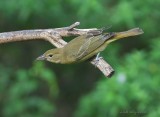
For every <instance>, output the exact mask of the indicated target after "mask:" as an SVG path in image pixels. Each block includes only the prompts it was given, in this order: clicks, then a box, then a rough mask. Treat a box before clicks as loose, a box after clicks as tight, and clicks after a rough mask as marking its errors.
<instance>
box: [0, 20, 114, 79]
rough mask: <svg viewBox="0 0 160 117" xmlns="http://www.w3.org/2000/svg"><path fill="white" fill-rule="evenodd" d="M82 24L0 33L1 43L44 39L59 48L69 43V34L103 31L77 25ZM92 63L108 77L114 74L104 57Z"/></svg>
mask: <svg viewBox="0 0 160 117" xmlns="http://www.w3.org/2000/svg"><path fill="white" fill-rule="evenodd" d="M78 25H80V22H75V23H74V24H72V25H70V26H68V27H62V28H54V29H39V30H22V31H13V32H4V33H0V44H2V43H8V42H14V41H25V40H35V39H43V40H46V41H49V42H50V43H51V44H53V45H54V46H56V47H57V48H61V47H63V46H64V45H66V44H67V42H65V41H64V40H63V37H67V36H79V35H83V34H93V35H98V34H101V33H102V31H103V30H102V29H97V28H91V29H77V28H75V27H76V26H78ZM91 64H93V65H94V66H96V67H97V68H98V69H100V71H101V72H102V73H103V74H104V75H105V76H107V77H110V76H112V74H113V73H114V70H113V68H112V67H111V66H110V65H109V64H108V63H107V62H106V61H105V60H104V59H103V58H102V57H100V58H99V60H98V61H97V60H95V59H93V60H92V61H91Z"/></svg>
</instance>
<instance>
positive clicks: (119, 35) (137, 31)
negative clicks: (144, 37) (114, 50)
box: [108, 28, 143, 43]
mask: <svg viewBox="0 0 160 117" xmlns="http://www.w3.org/2000/svg"><path fill="white" fill-rule="evenodd" d="M140 34H143V30H142V29H140V28H133V29H131V30H128V31H123V32H115V33H114V36H113V37H111V38H110V39H109V40H108V43H110V42H112V41H115V40H118V39H122V38H125V37H131V36H136V35H140Z"/></svg>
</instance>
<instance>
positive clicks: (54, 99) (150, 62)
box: [0, 0, 160, 117]
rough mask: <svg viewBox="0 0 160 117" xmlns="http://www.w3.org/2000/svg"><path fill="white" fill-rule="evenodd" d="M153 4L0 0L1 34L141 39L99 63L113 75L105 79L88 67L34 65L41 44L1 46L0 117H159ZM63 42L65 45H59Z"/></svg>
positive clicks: (151, 0)
mask: <svg viewBox="0 0 160 117" xmlns="http://www.w3.org/2000/svg"><path fill="white" fill-rule="evenodd" d="M159 6H160V0H114V1H113V0H0V32H7V31H14V30H24V29H40V28H44V29H45V28H57V27H63V26H67V25H70V24H72V23H73V22H75V21H80V22H81V25H80V28H93V27H97V28H101V27H104V26H107V25H112V28H111V29H109V31H124V30H128V29H131V28H134V27H140V28H142V29H143V30H144V32H145V33H144V34H143V35H141V36H137V37H131V38H130V39H126V40H125V39H124V40H121V41H118V42H115V43H113V44H111V45H110V46H109V47H108V48H107V49H106V50H105V51H104V52H103V53H102V56H104V57H105V59H106V60H107V61H108V62H109V63H110V64H111V65H112V66H113V67H114V69H115V71H116V73H115V75H114V76H113V78H111V79H106V78H105V77H104V76H103V75H102V74H101V73H100V72H99V71H98V70H97V69H96V68H94V67H93V66H92V65H90V64H89V63H87V62H86V63H85V62H84V63H81V64H72V65H57V64H51V63H48V62H37V61H35V60H34V59H35V58H36V57H37V56H39V55H41V54H42V53H43V52H44V51H46V50H47V49H50V48H52V47H53V46H52V45H51V44H49V43H48V42H44V41H26V42H14V43H7V44H1V45H0V117H64V116H65V117H117V116H118V117H124V116H127V117H134V116H146V117H158V116H159V115H160V103H159V100H160V91H159V84H160V67H159V65H160V52H159V50H160V35H159V30H160V24H159V23H158V22H159V21H160V13H159V10H160V8H159ZM66 40H67V39H66Z"/></svg>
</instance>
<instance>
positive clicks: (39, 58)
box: [36, 55, 46, 60]
mask: <svg viewBox="0 0 160 117" xmlns="http://www.w3.org/2000/svg"><path fill="white" fill-rule="evenodd" d="M36 60H46V58H45V56H44V55H41V56H39V57H37V58H36Z"/></svg>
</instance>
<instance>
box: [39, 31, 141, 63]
mask: <svg viewBox="0 0 160 117" xmlns="http://www.w3.org/2000/svg"><path fill="white" fill-rule="evenodd" d="M142 33H143V31H142V29H140V28H134V29H131V30H128V31H124V32H110V33H104V34H103V33H102V34H99V35H96V36H94V35H91V34H86V35H81V36H79V37H76V38H75V39H73V40H71V41H70V42H69V43H68V44H67V45H65V46H64V47H63V48H56V49H51V50H48V51H46V52H45V53H44V54H43V55H41V56H40V57H38V58H37V60H47V61H49V62H52V63H61V64H69V63H77V62H81V61H86V60H88V59H91V58H93V57H95V56H96V55H97V54H98V53H99V52H101V51H103V50H104V49H105V48H106V47H107V46H108V44H110V43H111V42H113V41H115V40H118V39H122V38H124V37H129V36H136V35H140V34H142Z"/></svg>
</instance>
